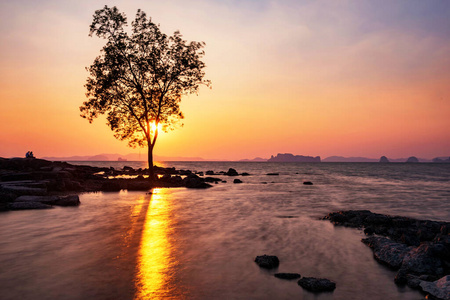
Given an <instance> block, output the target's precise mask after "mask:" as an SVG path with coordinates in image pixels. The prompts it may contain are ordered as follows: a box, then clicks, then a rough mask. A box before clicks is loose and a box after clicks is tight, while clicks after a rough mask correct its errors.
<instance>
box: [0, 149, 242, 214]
mask: <svg viewBox="0 0 450 300" xmlns="http://www.w3.org/2000/svg"><path fill="white" fill-rule="evenodd" d="M154 174H155V178H154V180H153V181H150V180H149V178H148V177H149V175H150V170H149V169H142V168H139V169H134V168H132V167H130V166H124V167H123V168H122V169H114V168H112V167H111V168H99V167H92V166H82V165H72V164H69V163H66V162H59V161H55V162H51V161H47V160H43V159H37V158H34V157H28V158H11V159H6V158H0V210H11V209H19V208H18V207H19V206H20V207H21V208H20V209H25V208H29V209H38V208H48V207H50V206H51V205H58V204H48V203H46V202H48V201H17V200H16V199H17V198H18V197H19V196H55V195H68V194H71V193H80V192H97V191H102V192H118V191H120V190H129V191H148V190H149V189H151V188H154V187H187V188H193V189H205V188H209V187H212V185H211V183H214V184H217V183H219V182H226V181H223V180H222V179H220V178H216V177H211V176H210V175H222V176H239V175H241V176H249V175H250V174H248V173H242V174H239V173H238V172H237V171H236V170H235V169H233V168H230V169H229V170H228V171H226V172H225V171H221V172H219V173H215V172H214V171H212V170H208V171H206V175H207V177H204V174H205V173H204V172H195V171H194V172H193V171H191V170H176V169H175V168H162V167H157V166H154ZM234 182H235V183H242V181H241V180H239V179H236V180H235V181H234ZM12 202H20V204H12Z"/></svg>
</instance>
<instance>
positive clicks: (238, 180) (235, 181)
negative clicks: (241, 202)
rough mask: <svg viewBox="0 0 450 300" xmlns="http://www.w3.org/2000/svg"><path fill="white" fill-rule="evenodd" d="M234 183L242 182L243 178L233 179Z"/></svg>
mask: <svg viewBox="0 0 450 300" xmlns="http://www.w3.org/2000/svg"><path fill="white" fill-rule="evenodd" d="M233 183H242V180H240V179H237V178H236V179H235V180H233Z"/></svg>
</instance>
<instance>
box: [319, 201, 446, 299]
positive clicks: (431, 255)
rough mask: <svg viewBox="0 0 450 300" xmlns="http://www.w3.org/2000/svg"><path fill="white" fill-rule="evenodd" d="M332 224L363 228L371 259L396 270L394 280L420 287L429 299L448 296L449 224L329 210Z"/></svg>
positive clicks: (328, 218) (398, 282)
mask: <svg viewBox="0 0 450 300" xmlns="http://www.w3.org/2000/svg"><path fill="white" fill-rule="evenodd" d="M323 219H324V220H329V221H330V222H332V223H333V224H334V225H338V226H347V227H353V228H359V229H364V233H365V234H366V235H368V236H369V237H367V238H364V239H362V242H363V243H364V244H366V245H367V246H369V247H370V248H371V249H372V250H373V255H374V258H375V259H376V260H377V261H378V262H380V263H381V264H383V265H386V266H388V267H389V268H391V269H393V270H396V271H397V275H396V276H395V279H394V281H395V283H396V284H399V285H402V284H407V285H408V286H409V287H411V288H414V289H418V290H421V291H422V292H424V293H426V294H428V296H429V297H430V298H431V299H450V235H449V234H450V223H449V222H438V221H430V220H418V219H413V218H407V217H400V216H389V215H382V214H376V213H372V212H370V211H368V210H349V211H340V212H333V213H330V214H328V215H327V216H325V217H324V218H323Z"/></svg>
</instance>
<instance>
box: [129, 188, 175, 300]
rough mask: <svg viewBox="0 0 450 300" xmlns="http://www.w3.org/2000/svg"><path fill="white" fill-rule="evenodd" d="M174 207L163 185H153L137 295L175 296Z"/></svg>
mask: <svg viewBox="0 0 450 300" xmlns="http://www.w3.org/2000/svg"><path fill="white" fill-rule="evenodd" d="M170 215H171V207H170V204H169V202H168V201H167V195H166V191H165V190H164V189H153V193H152V197H151V200H150V204H149V206H148V210H147V214H146V217H145V223H144V228H143V232H142V238H141V244H140V248H139V254H138V263H137V267H138V271H137V275H136V276H137V277H136V289H137V292H136V295H135V299H162V298H164V299H167V298H170V297H171V296H173V287H171V284H170V283H171V280H172V276H173V268H174V267H175V265H176V261H175V260H174V258H173V255H172V245H171V241H170V239H171V233H172V227H171V223H172V222H171V216H170Z"/></svg>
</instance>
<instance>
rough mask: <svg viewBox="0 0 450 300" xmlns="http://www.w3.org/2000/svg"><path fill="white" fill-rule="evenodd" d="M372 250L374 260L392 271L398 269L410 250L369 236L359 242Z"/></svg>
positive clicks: (385, 239) (386, 239)
mask: <svg viewBox="0 0 450 300" xmlns="http://www.w3.org/2000/svg"><path fill="white" fill-rule="evenodd" d="M361 241H362V242H363V243H364V244H366V245H367V246H369V247H370V248H371V249H372V250H373V256H374V258H375V259H376V260H377V261H379V262H380V263H383V264H385V265H387V266H388V267H390V268H392V269H395V270H397V269H399V268H400V267H401V265H402V262H403V258H404V257H405V256H406V254H407V253H408V252H409V251H411V248H410V247H408V246H406V245H404V244H400V243H396V242H394V241H392V240H390V239H388V238H385V237H376V236H371V237H368V238H366V239H362V240H361Z"/></svg>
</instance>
